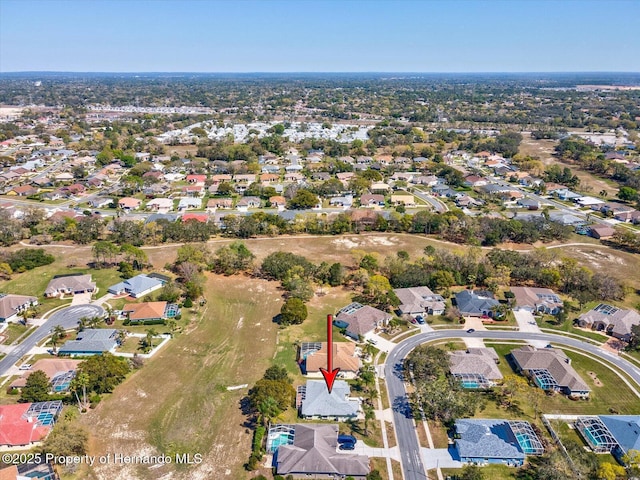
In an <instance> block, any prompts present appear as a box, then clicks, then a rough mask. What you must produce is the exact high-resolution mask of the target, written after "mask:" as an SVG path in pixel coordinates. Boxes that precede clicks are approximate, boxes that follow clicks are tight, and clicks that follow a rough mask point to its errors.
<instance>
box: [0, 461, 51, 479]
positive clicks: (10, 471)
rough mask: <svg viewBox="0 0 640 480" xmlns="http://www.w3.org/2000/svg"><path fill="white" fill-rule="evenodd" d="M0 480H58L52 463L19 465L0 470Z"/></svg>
mask: <svg viewBox="0 0 640 480" xmlns="http://www.w3.org/2000/svg"><path fill="white" fill-rule="evenodd" d="M0 479H1V480H58V475H57V474H56V471H55V470H54V466H53V463H21V464H19V465H10V466H8V467H5V468H1V469H0Z"/></svg>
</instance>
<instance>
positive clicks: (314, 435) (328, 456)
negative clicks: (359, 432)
mask: <svg viewBox="0 0 640 480" xmlns="http://www.w3.org/2000/svg"><path fill="white" fill-rule="evenodd" d="M283 427H284V428H286V430H287V433H286V434H285V436H286V437H287V438H288V439H290V443H288V444H285V445H280V446H278V447H276V448H277V450H275V452H274V456H273V465H274V466H275V468H276V472H277V474H278V475H283V476H284V475H291V476H293V477H294V478H296V477H297V478H302V477H304V478H345V477H347V476H349V477H353V478H354V479H364V478H365V477H366V475H367V474H368V473H369V470H370V469H369V457H367V456H366V455H356V454H353V453H345V452H339V451H338V448H337V447H338V425H335V424H333V425H330V424H313V423H305V424H296V425H292V426H289V425H286V426H283V425H276V426H275V427H272V429H270V430H269V436H272V435H273V436H274V437H276V436H277V437H279V438H282V436H283V434H282V433H281V432H280V431H279V430H281V429H282V428H283Z"/></svg>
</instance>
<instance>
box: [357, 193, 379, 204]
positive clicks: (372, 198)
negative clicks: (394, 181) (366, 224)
mask: <svg viewBox="0 0 640 480" xmlns="http://www.w3.org/2000/svg"><path fill="white" fill-rule="evenodd" d="M360 206H361V207H384V195H380V194H374V193H366V194H364V195H362V196H361V197H360Z"/></svg>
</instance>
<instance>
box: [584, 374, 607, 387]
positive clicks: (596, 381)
mask: <svg viewBox="0 0 640 480" xmlns="http://www.w3.org/2000/svg"><path fill="white" fill-rule="evenodd" d="M587 375H589V376H590V377H591V380H593V384H594V385H595V386H596V387H602V385H603V384H602V382H601V381H600V379H599V378H598V374H597V373H596V372H587Z"/></svg>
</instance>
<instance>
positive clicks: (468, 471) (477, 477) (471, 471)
mask: <svg viewBox="0 0 640 480" xmlns="http://www.w3.org/2000/svg"><path fill="white" fill-rule="evenodd" d="M483 478H484V475H483V474H482V469H481V468H480V467H478V466H477V465H465V466H464V467H462V471H461V472H460V475H458V479H459V480H482V479H483Z"/></svg>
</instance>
